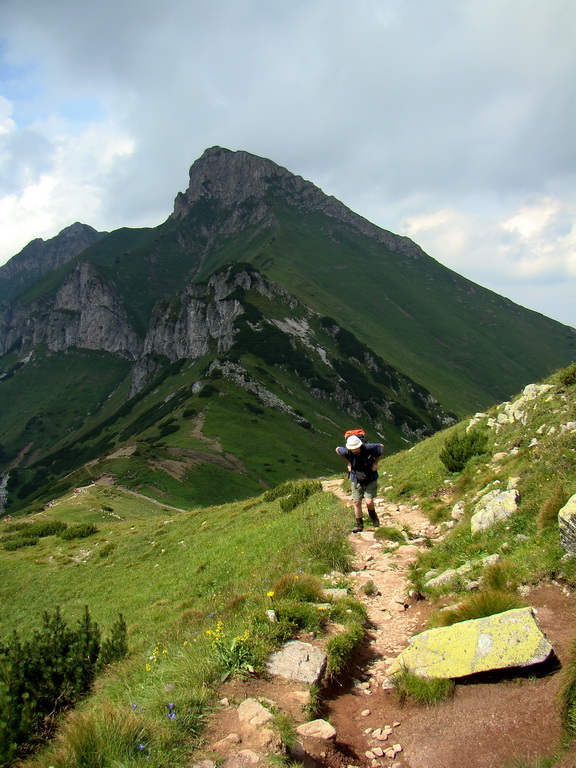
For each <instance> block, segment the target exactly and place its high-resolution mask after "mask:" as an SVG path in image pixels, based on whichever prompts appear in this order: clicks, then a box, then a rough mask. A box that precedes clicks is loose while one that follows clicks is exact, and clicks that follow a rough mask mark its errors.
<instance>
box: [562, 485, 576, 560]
mask: <svg viewBox="0 0 576 768" xmlns="http://www.w3.org/2000/svg"><path fill="white" fill-rule="evenodd" d="M558 526H559V528H560V538H561V540H562V546H563V547H564V549H565V550H566V552H568V553H569V554H571V555H574V554H576V493H575V494H574V496H572V497H571V498H570V499H568V501H567V502H566V504H565V505H564V506H563V507H562V509H561V510H560V512H558Z"/></svg>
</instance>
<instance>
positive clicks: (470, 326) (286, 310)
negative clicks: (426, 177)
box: [0, 147, 576, 502]
mask: <svg viewBox="0 0 576 768" xmlns="http://www.w3.org/2000/svg"><path fill="white" fill-rule="evenodd" d="M74 228H75V229H76V230H78V228H80V230H81V231H82V232H84V233H88V235H89V237H90V238H92V240H93V241H92V242H90V244H89V245H88V246H87V247H83V245H84V243H83V241H82V240H80V239H77V240H76V248H68V250H67V251H66V257H65V258H64V257H62V258H60V260H58V261H57V262H55V263H56V264H57V265H56V266H54V267H51V266H50V264H52V262H50V263H48V262H49V260H47V262H46V265H45V269H44V272H43V274H41V275H40V276H39V277H38V278H37V279H35V280H34V281H32V282H29V284H28V285H26V287H25V288H24V290H23V291H21V292H20V293H19V294H18V295H15V296H12V297H11V299H9V300H5V301H4V302H3V304H2V306H1V307H0V355H1V358H0V364H1V368H0V386H2V387H3V388H4V392H5V393H6V395H8V394H9V393H10V396H11V397H16V396H17V397H19V398H20V399H24V400H26V401H27V402H25V405H24V407H23V408H22V407H21V408H20V409H18V408H17V407H16V406H12V405H11V404H10V407H8V408H7V409H6V412H5V413H4V414H3V415H0V429H1V430H2V433H3V435H5V437H4V439H3V452H2V453H1V454H0V456H3V457H4V458H5V459H6V460H5V461H4V463H3V464H0V469H1V468H2V467H4V468H5V469H6V468H7V467H10V471H11V473H12V474H11V477H12V480H11V483H12V491H13V494H12V498H13V495H14V491H15V490H16V492H17V493H20V498H21V499H23V500H24V499H25V498H28V497H27V496H26V494H25V493H24V490H23V489H24V488H26V489H27V491H30V490H32V491H33V490H34V489H33V486H34V484H36V485H38V483H40V482H41V477H42V473H43V472H44V474H45V475H46V477H53V478H56V477H59V476H60V475H61V472H62V471H63V470H64V469H67V470H68V471H69V472H70V471H72V470H74V468H75V467H76V466H77V465H78V462H81V461H86V460H87V457H89V458H90V460H91V461H92V460H94V459H97V458H98V457H99V456H100V457H102V456H103V455H105V454H108V453H113V452H114V449H115V448H117V447H118V446H119V445H120V444H121V443H123V442H124V441H126V440H127V439H128V438H134V439H136V442H137V444H138V445H142V455H143V456H148V454H149V446H150V445H152V446H154V445H157V446H158V450H159V451H160V452H161V453H162V451H167V450H168V448H169V447H170V444H169V441H170V440H171V439H173V440H174V441H176V443H177V442H178V440H179V439H180V438H178V431H179V430H182V431H185V429H186V425H185V417H183V414H184V413H185V412H187V411H196V410H197V409H198V408H199V407H201V408H202V411H203V412H207V413H208V414H210V413H213V414H214V419H215V421H214V423H212V424H211V428H212V429H213V430H214V434H216V435H217V436H218V438H219V444H222V445H224V446H225V445H228V448H223V449H222V450H223V455H224V453H226V450H228V452H229V453H231V452H233V450H232V445H231V443H230V439H231V437H232V435H233V434H235V427H233V426H232V421H231V419H238V420H239V421H240V422H244V421H245V420H246V419H247V422H246V429H247V430H248V431H247V432H246V435H248V433H250V435H251V439H259V438H258V436H259V435H261V434H262V432H263V430H266V429H267V426H266V424H265V423H260V420H261V419H264V416H265V417H266V418H270V419H272V416H273V411H274V409H275V407H276V411H277V412H275V413H274V417H273V418H274V419H276V418H277V417H278V418H279V419H280V421H278V428H280V429H282V430H287V431H288V432H291V430H292V425H294V424H295V425H296V426H299V427H302V426H305V429H306V430H307V431H308V435H307V437H306V438H303V432H302V430H301V429H300V432H298V433H296V434H295V436H294V439H295V440H296V441H297V442H298V443H300V444H301V445H302V446H304V445H305V446H306V450H312V451H316V450H318V447H319V446H320V445H321V442H322V441H323V439H324V436H325V435H329V436H331V439H336V435H338V434H340V433H341V431H342V430H343V429H344V428H346V426H348V425H349V423H350V422H351V421H358V420H360V421H361V422H362V423H363V424H364V425H365V426H366V427H367V428H368V429H369V431H374V432H375V433H376V434H377V435H383V436H384V438H383V439H385V441H386V442H387V444H388V446H389V448H388V450H398V448H399V447H401V446H402V444H403V442H405V441H408V442H414V441H415V440H418V439H421V437H423V436H424V435H426V434H430V431H434V430H436V429H440V428H442V426H445V425H446V424H448V423H450V422H451V420H453V419H454V418H455V417H456V416H457V415H462V414H466V413H470V412H473V411H475V410H480V409H482V408H484V407H487V406H488V405H490V404H491V403H492V402H494V401H496V400H503V399H506V396H507V395H509V394H511V393H512V392H514V391H517V390H518V389H519V388H520V387H521V386H523V385H524V384H525V383H526V382H528V381H532V380H534V379H537V378H542V377H543V376H544V375H546V374H548V373H549V372H550V371H551V370H553V369H554V368H557V367H560V366H561V365H562V364H567V363H569V362H571V361H572V359H573V358H574V357H575V356H576V353H575V349H576V347H575V344H576V331H575V330H574V329H571V328H568V327H567V326H563V325H562V324H560V323H557V322H556V321H553V320H550V319H549V318H544V317H543V316H540V315H538V314H537V313H534V312H532V311H530V310H526V309H524V308H522V307H519V306H518V305H515V304H513V303H512V302H510V301H509V300H507V299H504V298H503V297H500V296H498V295H497V294H494V293H492V292H490V291H488V290H486V289H484V288H482V287H481V286H478V285H475V284H474V283H472V282H471V281H469V280H467V279H466V278H463V277H461V276H459V275H457V273H455V272H453V271H451V270H449V269H447V268H446V267H443V266H442V265H441V264H440V263H439V262H437V261H436V260H434V259H432V258H431V257H429V256H427V255H426V254H425V253H424V252H423V251H422V249H421V248H419V246H417V245H416V244H415V243H412V241H410V240H409V239H408V238H402V237H400V236H397V235H393V234H392V233H390V232H387V231H386V230H382V229H380V228H379V227H376V226H375V225H373V224H371V223H370V222H368V221H367V220H365V219H363V218H362V217H361V216H358V215H357V214H355V213H353V212H352V211H350V210H349V209H347V208H346V206H344V205H343V204H342V203H340V202H339V201H337V200H336V199H335V198H331V197H328V196H327V195H325V194H324V193H323V192H322V190H320V189H319V188H318V187H316V186H315V185H314V184H312V183H311V182H308V181H305V180H304V179H302V178H301V177H298V176H295V175H294V174H291V173H290V172H289V171H287V170H286V169H284V168H281V167H280V166H278V165H276V164H275V163H274V162H273V161H271V160H267V159H265V158H259V157H257V156H255V155H251V154H249V153H246V152H231V151H230V150H225V149H222V148H219V147H213V148H211V149H208V150H206V152H205V153H204V154H203V155H202V157H201V158H199V159H198V160H197V161H196V162H195V163H193V165H192V166H191V169H190V184H189V186H188V189H187V191H186V192H184V193H179V194H178V195H177V196H176V199H175V203H174V211H173V213H172V214H171V215H170V216H169V217H168V219H167V220H166V221H165V222H164V223H162V224H160V225H159V226H158V227H149V228H143V229H129V228H122V229H119V230H115V231H114V232H111V233H108V234H103V233H96V232H95V230H92V229H91V228H86V229H85V225H79V224H78V225H74V227H73V228H70V229H74ZM63 233H64V234H63V241H69V240H70V238H69V235H70V232H69V231H68V230H64V231H63ZM56 239H57V238H56ZM24 251H26V249H24ZM61 252H62V253H63V251H61ZM22 260H23V257H22V256H20V257H19V258H18V259H17V260H16V261H17V264H19V263H20V264H21V262H22ZM24 261H25V260H24ZM30 264H31V265H32V266H33V265H34V264H35V262H34V260H33V259H32V261H31V262H30ZM32 266H31V267H30V270H29V272H28V275H29V276H30V275H31V274H32V272H33V269H32ZM11 270H14V266H13V265H11V262H10V263H9V265H7V269H6V270H5V272H6V273H10V274H12V272H11ZM56 359H58V361H60V362H59V365H63V366H64V367H66V366H69V367H70V370H69V371H64V370H62V372H59V371H58V369H57V366H55V361H56ZM96 361H99V362H98V365H106V366H107V367H108V368H109V369H110V376H108V377H102V380H101V382H99V381H98V377H97V375H95V373H96V372H94V371H92V370H91V369H86V370H83V369H82V366H83V365H86V366H88V365H94V364H96ZM105 361H108V362H105ZM72 362H73V365H72ZM238 367H240V369H241V370H242V371H243V373H241V374H239V373H238ZM48 371H50V373H49V374H48ZM72 375H73V376H76V377H77V379H76V380H75V381H76V384H74V383H73V380H72V378H71V377H72ZM38 377H40V378H41V379H43V381H44V382H45V381H49V382H50V388H51V392H52V399H51V402H50V403H48V400H47V398H46V397H45V393H42V392H39V391H38V387H39V386H40V382H39V381H38ZM114 377H115V378H114ZM180 380H182V381H184V380H185V381H186V385H185V386H181V384H180V383H179V381H180ZM81 382H82V383H81ZM156 382H163V383H161V384H160V383H158V384H157V383H156ZM168 382H169V383H170V386H173V387H174V390H173V391H172V392H171V391H170V390H169V389H163V387H168V386H169V385H168ZM74 387H76V388H77V389H78V391H81V392H84V393H85V394H84V395H83V398H84V399H83V401H82V403H76V402H75V400H74V398H73V397H70V395H69V392H70V388H74ZM160 391H162V393H163V394H162V397H163V398H165V400H164V401H162V402H161V401H159V400H158V397H159V395H156V394H154V393H155V392H160ZM264 391H267V392H270V393H271V395H270V396H266V397H264V399H262V393H263V392H264ZM32 392H34V395H33V396H32ZM209 395H211V396H209ZM212 396H213V397H212ZM32 397H33V399H32V400H30V402H28V399H29V398H32ZM224 397H226V398H229V399H230V403H233V405H231V406H230V408H229V409H228V411H226V408H222V407H221V403H220V402H219V400H220V399H221V398H224ZM247 397H248V400H246V398H247ZM171 398H172V399H171ZM198 398H199V399H198ZM66 400H68V401H70V405H69V406H68V405H67V403H66ZM213 400H214V401H213ZM36 402H43V403H45V406H44V407H43V408H40V407H39V406H38V407H36V406H35V403H36ZM187 402H188V406H187V405H186V403H187ZM73 403H74V409H73V407H72V404H73ZM271 403H275V404H276V406H273V405H271ZM279 403H284V404H285V405H286V408H284V406H280V405H279ZM168 406H169V407H168ZM82 409H85V412H88V413H89V414H90V416H89V418H87V419H85V420H84V421H83V422H82V423H80V419H81V418H82ZM114 414H116V416H115V415H114ZM155 414H156V415H155ZM216 414H218V416H216ZM249 414H252V416H254V415H256V416H257V418H250V417H249ZM162 419H164V421H162ZM207 423H210V419H208V420H207ZM155 424H156V425H158V427H157V428H158V430H159V432H158V431H154V430H153V427H154V425H155ZM281 424H282V426H280V425H281ZM160 425H164V426H160ZM164 427H170V431H169V432H168V433H164V431H163V430H164ZM155 429H156V428H155ZM42 430H44V432H43V431H42ZM151 430H152V431H151ZM48 433H50V435H51V438H50V439H47V434H48ZM167 434H174V435H176V436H175V437H174V438H168V437H167ZM155 435H156V438H157V439H158V442H157V443H154V440H155V439H156V438H155ZM269 439H271V438H270V437H269V436H268V435H267V436H266V440H269ZM167 441H168V442H167ZM26 446H29V447H28V448H27V449H26V451H25V453H24V454H23V453H22V451H24V448H25V447H26ZM171 447H175V445H174V444H172V446H171ZM181 447H182V446H181V445H180V446H178V448H179V449H180V448H181ZM155 450H156V449H155ZM270 450H272V451H280V453H279V457H280V458H282V461H285V462H286V466H284V467H277V468H276V469H275V470H274V471H275V472H277V473H278V474H277V476H276V478H275V479H276V480H277V481H281V480H284V479H287V478H288V477H289V476H290V473H294V472H296V474H298V473H299V472H300V469H299V467H298V466H297V463H296V461H295V459H294V456H293V455H292V453H293V452H290V448H289V446H283V445H282V446H280V447H278V446H277V445H275V444H274V441H273V440H272V442H271V443H270ZM98 451H100V454H98ZM16 456H23V458H22V459H21V461H20V463H19V464H18V463H16V464H14V462H15V461H16V459H15V457H16ZM63 456H68V458H69V460H70V462H71V463H70V464H69V466H65V462H64V460H63V458H62V457H63ZM50 457H52V458H50ZM239 459H240V460H241V461H243V462H244V464H245V465H247V466H251V471H252V472H254V473H255V476H256V475H257V476H258V477H259V480H258V482H262V483H264V484H268V479H267V478H266V477H265V476H264V475H262V474H261V471H260V470H261V466H259V465H257V464H252V465H250V462H251V461H254V459H253V458H250V457H248V458H247V457H245V456H240V457H239ZM150 461H151V462H152V464H153V466H155V467H157V466H158V463H157V462H155V461H153V460H152V459H150ZM47 462H48V463H47ZM75 462H76V463H75ZM143 464H145V462H144V463H143ZM146 466H148V465H146ZM327 466H328V465H327V464H323V463H322V462H320V463H319V465H318V467H327ZM17 469H20V470H22V472H21V477H20V478H18V477H17V475H16V474H15V471H16V470H17ZM138 471H139V472H140V471H141V470H138ZM142 471H144V470H142ZM146 471H147V470H146ZM194 471H195V470H194ZM14 478H16V479H14ZM272 479H273V478H269V480H272ZM234 482H236V483H237V482H239V479H238V478H236V479H235V481H234ZM242 482H244V481H242ZM42 487H43V488H44V490H43V491H42V492H43V493H44V492H46V484H45V483H44V484H43V485H42ZM232 487H236V486H234V483H232V484H231V488H232ZM37 490H38V489H36V491H37ZM249 490H250V491H253V487H251V488H250V489H249ZM170 492H172V491H170ZM231 492H233V491H231ZM239 492H240V491H239ZM242 492H245V491H242ZM199 493H200V492H199ZM202 493H203V491H202ZM199 498H203V496H202V495H201V494H200V497H199ZM174 500H175V502H176V501H178V502H179V497H178V495H176V496H175V499H174Z"/></svg>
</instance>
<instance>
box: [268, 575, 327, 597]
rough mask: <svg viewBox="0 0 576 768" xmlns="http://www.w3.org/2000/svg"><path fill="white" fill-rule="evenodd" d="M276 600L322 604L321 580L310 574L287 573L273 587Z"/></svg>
mask: <svg viewBox="0 0 576 768" xmlns="http://www.w3.org/2000/svg"><path fill="white" fill-rule="evenodd" d="M272 589H273V591H274V596H275V597H276V598H289V599H292V600H299V601H301V602H322V601H323V599H324V598H323V591H322V583H321V581H320V579H318V578H316V577H315V576H312V574H309V573H285V574H283V575H282V576H280V578H278V579H277V580H276V581H275V583H274V586H273V587H272Z"/></svg>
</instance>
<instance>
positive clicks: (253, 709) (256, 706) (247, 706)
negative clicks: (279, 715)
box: [238, 699, 273, 726]
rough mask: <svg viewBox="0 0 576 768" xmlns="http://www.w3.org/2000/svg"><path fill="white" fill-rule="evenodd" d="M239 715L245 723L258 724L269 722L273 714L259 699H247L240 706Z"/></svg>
mask: <svg viewBox="0 0 576 768" xmlns="http://www.w3.org/2000/svg"><path fill="white" fill-rule="evenodd" d="M238 717H239V719H240V721H241V722H243V723H250V725H254V726H258V725H264V724H265V723H268V722H269V721H270V720H272V718H273V715H272V713H271V712H270V710H269V709H266V707H263V706H262V704H260V702H259V701H258V700H257V699H245V700H244V701H243V702H242V703H241V704H240V706H239V707H238Z"/></svg>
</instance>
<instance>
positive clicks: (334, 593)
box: [322, 587, 348, 600]
mask: <svg viewBox="0 0 576 768" xmlns="http://www.w3.org/2000/svg"><path fill="white" fill-rule="evenodd" d="M322 591H323V592H324V594H325V595H326V597H327V598H328V599H329V600H340V598H341V597H347V596H348V590H346V589H338V588H336V587H329V588H328V589H323V590H322Z"/></svg>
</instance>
